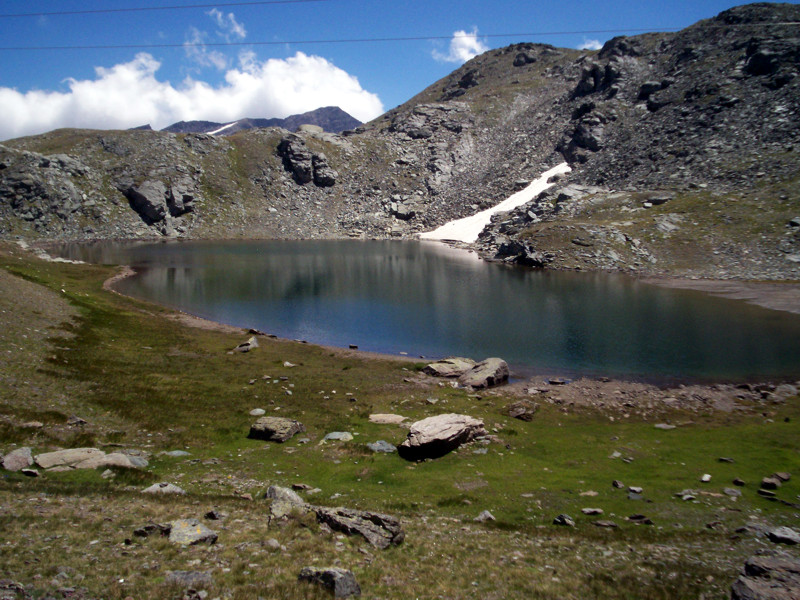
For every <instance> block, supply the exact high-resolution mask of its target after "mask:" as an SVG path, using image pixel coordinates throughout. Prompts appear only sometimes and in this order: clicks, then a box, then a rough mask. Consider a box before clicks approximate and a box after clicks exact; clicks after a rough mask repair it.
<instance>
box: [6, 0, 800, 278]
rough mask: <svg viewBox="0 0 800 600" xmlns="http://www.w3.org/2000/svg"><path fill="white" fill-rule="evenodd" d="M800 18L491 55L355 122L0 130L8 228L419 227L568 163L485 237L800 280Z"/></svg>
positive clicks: (521, 252) (616, 264) (501, 247)
mask: <svg viewBox="0 0 800 600" xmlns="http://www.w3.org/2000/svg"><path fill="white" fill-rule="evenodd" d="M799 21H800V7H798V6H795V5H776V4H755V5H748V6H743V7H738V8H734V9H731V10H729V11H726V12H724V13H722V14H720V15H718V16H717V17H715V18H713V19H709V20H707V21H702V22H700V23H697V24H695V25H693V26H692V27H689V28H687V29H685V30H683V31H681V32H678V33H670V34H647V35H642V36H635V37H628V38H615V39H613V40H611V41H609V42H608V43H607V44H606V45H605V46H604V47H603V49H602V50H600V51H599V52H589V51H576V50H568V49H559V48H553V47H551V46H547V45H540V44H517V45H514V46H509V47H506V48H502V49H499V50H494V51H490V52H487V53H485V54H483V55H481V56H479V57H476V58H475V59H473V60H471V61H470V62H468V63H467V64H465V65H463V66H462V67H461V68H460V69H458V70H456V71H454V72H453V73H452V74H450V75H449V76H447V77H445V78H444V79H442V80H441V81H439V82H437V83H435V84H433V85H432V86H430V87H429V88H427V89H426V90H424V91H422V92H421V93H420V94H418V95H417V96H415V97H414V98H412V99H411V100H410V101H409V102H407V103H406V104H404V105H402V106H400V107H398V108H396V109H394V110H392V111H390V112H389V113H387V114H385V115H383V116H382V117H380V118H378V119H376V120H375V121H373V122H372V123H369V124H367V125H365V126H363V127H359V128H357V129H356V130H354V131H348V132H344V133H343V134H330V133H325V132H323V131H321V130H320V129H319V128H315V127H303V128H301V130H300V131H299V132H297V133H296V134H290V133H289V132H288V131H286V130H281V129H278V128H265V129H252V130H247V131H241V132H238V133H236V134H234V135H231V136H228V137H225V138H221V137H212V136H209V135H206V134H192V133H189V134H170V133H164V132H153V131H125V132H121V131H119V132H117V131H114V132H110V131H103V132H99V131H76V130H59V131H55V132H51V133H49V134H45V135H42V136H35V137H31V138H23V139H19V140H12V141H9V142H6V143H5V145H4V146H2V147H0V234H1V235H3V236H4V237H12V236H16V235H21V236H23V237H26V238H47V239H49V238H60V239H64V238H69V239H82V238H96V237H143V236H153V235H159V236H160V235H166V236H188V237H278V238H316V237H343V236H353V237H389V236H392V237H410V236H413V235H414V234H416V233H419V232H421V231H425V230H428V229H431V228H433V227H435V226H437V225H440V224H442V223H444V222H445V221H447V220H450V219H453V218H457V217H461V216H465V215H467V214H471V213H473V212H476V211H477V210H480V209H482V208H486V207H488V206H491V205H493V204H496V203H497V202H499V201H500V200H502V199H504V198H505V197H507V196H508V195H510V194H511V193H513V192H514V191H516V190H517V189H519V188H520V187H521V186H522V185H524V184H525V183H527V182H528V181H530V180H531V179H533V178H534V177H536V176H537V175H538V174H539V173H541V172H543V171H544V170H546V169H547V168H549V167H552V166H554V165H556V164H558V163H561V162H563V161H567V162H569V163H570V166H571V167H572V172H571V173H570V174H569V175H568V176H567V177H565V178H563V179H562V180H560V181H559V182H558V183H557V185H556V186H554V187H553V188H551V189H550V190H548V191H546V192H544V194H542V195H541V196H540V197H539V198H536V199H534V200H533V201H532V202H531V203H529V204H528V205H526V206H523V207H521V208H519V209H517V210H515V211H513V212H512V213H504V214H501V215H499V217H497V218H495V220H494V221H493V223H492V225H491V226H490V227H489V228H487V229H486V230H485V231H484V233H483V234H482V236H481V238H480V241H479V247H480V249H481V250H482V252H484V253H485V254H487V255H489V256H496V257H498V258H501V259H504V260H508V261H510V262H522V263H525V262H526V261H527V262H530V259H531V257H534V256H535V257H536V261H534V262H536V264H544V265H549V266H551V267H558V268H588V269H614V270H634V271H637V272H642V273H667V274H674V275H700V276H715V277H732V276H736V277H748V278H770V279H780V278H795V279H796V278H797V277H799V276H800V234H798V232H799V231H800V227H798V226H796V225H793V224H792V223H796V221H794V219H795V218H796V217H798V216H800V187H799V186H798V172H800V169H798V164H799V163H800V160H798V153H800V78H798V77H797V75H798V65H800V28H799V27H798V25H794V24H787V23H796V22H799Z"/></svg>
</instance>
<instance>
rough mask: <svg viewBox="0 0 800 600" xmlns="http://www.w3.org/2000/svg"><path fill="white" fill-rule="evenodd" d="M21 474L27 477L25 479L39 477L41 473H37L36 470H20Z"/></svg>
mask: <svg viewBox="0 0 800 600" xmlns="http://www.w3.org/2000/svg"><path fill="white" fill-rule="evenodd" d="M19 472H20V473H22V474H23V475H25V477H38V476H39V471H37V470H36V469H20V471H19Z"/></svg>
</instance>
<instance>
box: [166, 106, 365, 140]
mask: <svg viewBox="0 0 800 600" xmlns="http://www.w3.org/2000/svg"><path fill="white" fill-rule="evenodd" d="M362 124H363V123H361V121H359V120H358V119H356V118H354V117H352V116H350V115H349V114H347V113H346V112H344V111H343V110H342V109H341V108H339V107H338V106H326V107H323V108H318V109H316V110H312V111H310V112H307V113H303V114H301V115H291V116H288V117H286V118H285V119H277V118H273V119H250V118H245V119H239V120H238V121H232V122H230V123H214V122H212V121H178V122H177V123H173V124H172V125H170V126H169V127H165V128H164V129H162V130H161V131H168V132H170V133H211V134H213V135H232V134H234V133H236V132H237V131H243V130H245V129H254V128H257V127H283V128H284V129H288V130H289V131H294V130H296V129H297V128H298V127H300V125H317V126H319V127H322V129H323V130H325V131H327V132H329V133H340V132H342V131H345V130H347V129H355V128H356V127H358V126H359V125H362Z"/></svg>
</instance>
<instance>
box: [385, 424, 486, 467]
mask: <svg viewBox="0 0 800 600" xmlns="http://www.w3.org/2000/svg"><path fill="white" fill-rule="evenodd" d="M484 435H486V430H485V429H484V427H483V421H481V420H479V419H475V418H473V417H470V416H468V415H457V414H454V413H450V414H444V415H436V416H434V417H428V418H427V419H422V420H421V421H417V422H416V423H414V424H413V425H411V429H410V431H409V432H408V437H407V438H406V440H405V441H404V442H403V443H402V444H400V445H399V446H398V447H397V450H398V452H399V453H400V456H402V457H403V458H405V459H407V460H424V459H426V458H438V457H440V456H444V455H445V454H447V453H448V452H451V451H453V450H455V449H456V448H458V447H459V446H460V445H461V444H466V443H467V442H471V441H472V440H473V439H475V438H476V437H480V436H484Z"/></svg>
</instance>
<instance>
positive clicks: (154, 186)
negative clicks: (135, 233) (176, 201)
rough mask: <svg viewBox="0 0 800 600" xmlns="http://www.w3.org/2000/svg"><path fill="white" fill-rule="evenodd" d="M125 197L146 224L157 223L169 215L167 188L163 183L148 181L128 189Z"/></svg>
mask: <svg viewBox="0 0 800 600" xmlns="http://www.w3.org/2000/svg"><path fill="white" fill-rule="evenodd" d="M125 196H126V197H127V198H128V200H129V201H130V203H131V207H132V208H133V210H135V211H136V212H137V213H139V215H140V216H141V217H142V219H144V220H145V221H146V222H150V223H156V222H158V221H161V220H163V219H164V217H165V216H166V214H167V188H166V186H165V185H164V184H163V183H162V182H161V181H157V180H152V179H148V180H147V181H145V182H144V183H142V184H141V185H138V186H132V187H130V188H128V189H127V190H126V191H125Z"/></svg>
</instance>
